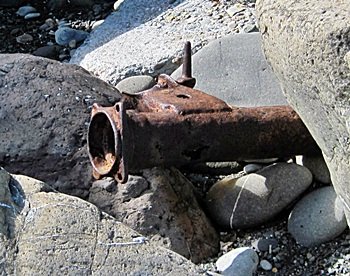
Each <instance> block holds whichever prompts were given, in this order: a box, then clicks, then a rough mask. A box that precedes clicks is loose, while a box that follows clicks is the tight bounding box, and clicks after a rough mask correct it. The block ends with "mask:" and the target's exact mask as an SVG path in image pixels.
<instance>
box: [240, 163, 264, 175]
mask: <svg viewBox="0 0 350 276" xmlns="http://www.w3.org/2000/svg"><path fill="white" fill-rule="evenodd" d="M262 167H263V166H262V165H260V164H248V165H245V166H244V168H243V171H244V172H245V173H246V174H248V173H254V172H256V171H258V170H260V169H261V168H262Z"/></svg>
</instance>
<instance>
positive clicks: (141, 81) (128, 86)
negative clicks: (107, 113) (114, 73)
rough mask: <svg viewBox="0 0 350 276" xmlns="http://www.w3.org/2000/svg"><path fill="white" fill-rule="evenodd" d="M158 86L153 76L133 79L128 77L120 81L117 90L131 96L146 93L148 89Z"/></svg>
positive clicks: (134, 77)
mask: <svg viewBox="0 0 350 276" xmlns="http://www.w3.org/2000/svg"><path fill="white" fill-rule="evenodd" d="M155 84H156V82H155V80H154V78H152V77H151V76H146V75H143V76H133V77H128V78H126V79H123V80H122V81H120V82H119V83H118V84H117V85H116V88H117V89H118V90H119V91H120V92H127V93H130V94H135V93H137V92H140V91H144V90H146V89H149V88H151V87H153V86H154V85H155Z"/></svg>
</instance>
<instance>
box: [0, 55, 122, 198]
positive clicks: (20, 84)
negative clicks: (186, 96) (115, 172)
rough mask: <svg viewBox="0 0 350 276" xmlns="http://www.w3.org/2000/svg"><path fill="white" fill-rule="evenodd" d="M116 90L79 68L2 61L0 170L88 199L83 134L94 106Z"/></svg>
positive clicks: (30, 59) (22, 59)
mask: <svg viewBox="0 0 350 276" xmlns="http://www.w3.org/2000/svg"><path fill="white" fill-rule="evenodd" d="M119 98H120V96H119V92H118V90H116V89H115V88H113V87H111V86H109V85H107V84H106V83H105V82H103V81H101V80H99V79H97V78H95V77H93V76H91V75H90V74H89V73H88V72H87V71H86V70H84V69H83V68H81V67H79V66H76V65H70V64H62V63H59V62H56V61H52V60H49V59H45V58H40V57H34V56H31V55H24V54H12V55H11V54H8V55H1V56H0V102H1V106H0V121H1V124H0V166H3V167H5V168H6V169H7V170H8V171H10V172H11V173H23V174H26V175H28V176H31V177H35V178H37V179H40V180H43V181H46V182H47V183H49V184H50V185H52V186H54V187H55V188H57V189H59V190H60V191H63V192H66V193H70V194H74V195H78V196H81V197H84V196H86V193H87V190H88V188H89V186H90V185H91V181H90V180H91V169H90V168H91V166H90V164H89V158H88V155H87V150H86V133H87V126H88V123H89V120H90V112H91V107H92V104H93V103H94V102H98V103H100V104H102V105H106V106H110V105H112V104H113V103H114V102H115V101H117V100H118V99H119Z"/></svg>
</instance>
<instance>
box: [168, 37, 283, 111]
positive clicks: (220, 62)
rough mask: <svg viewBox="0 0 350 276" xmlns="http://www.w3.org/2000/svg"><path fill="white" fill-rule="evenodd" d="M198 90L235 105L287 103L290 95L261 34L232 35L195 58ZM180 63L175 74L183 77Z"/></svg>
mask: <svg viewBox="0 0 350 276" xmlns="http://www.w3.org/2000/svg"><path fill="white" fill-rule="evenodd" d="M192 64H193V70H192V72H193V76H194V77H195V78H196V86H195V88H196V89H199V90H202V91H204V92H206V93H208V94H210V95H213V96H215V97H218V98H219V99H222V100H224V101H226V102H227V103H229V104H232V105H235V106H246V107H251V106H271V105H285V104H287V101H286V98H285V96H284V95H283V93H282V89H281V87H280V84H279V83H278V80H277V78H276V76H275V75H274V73H273V72H272V71H271V69H270V67H269V65H268V64H267V61H266V59H265V57H264V54H263V51H262V48H261V35H260V33H250V34H231V35H228V36H225V37H223V38H221V39H217V40H214V41H212V42H211V43H209V44H208V45H206V46H205V47H203V49H201V50H199V51H198V52H197V53H196V54H194V55H193V58H192ZM181 71H182V66H180V67H179V68H178V69H177V70H176V71H175V72H174V73H173V74H172V75H171V76H172V77H173V78H175V79H176V78H178V77H179V76H181Z"/></svg>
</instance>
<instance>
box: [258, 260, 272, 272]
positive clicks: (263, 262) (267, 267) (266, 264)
mask: <svg viewBox="0 0 350 276" xmlns="http://www.w3.org/2000/svg"><path fill="white" fill-rule="evenodd" d="M260 266H261V268H262V269H263V270H266V271H269V270H271V269H272V264H270V262H269V261H267V260H261V261H260Z"/></svg>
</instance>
